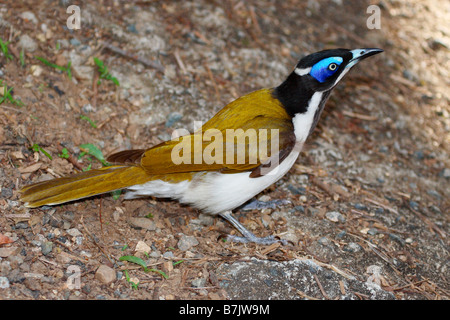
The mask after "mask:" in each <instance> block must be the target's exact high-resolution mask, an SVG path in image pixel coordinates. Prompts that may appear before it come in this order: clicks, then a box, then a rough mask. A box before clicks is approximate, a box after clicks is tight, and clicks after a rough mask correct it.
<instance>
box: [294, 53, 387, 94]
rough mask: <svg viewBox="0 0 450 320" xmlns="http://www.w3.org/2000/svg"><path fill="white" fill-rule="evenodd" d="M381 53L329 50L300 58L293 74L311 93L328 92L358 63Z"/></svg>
mask: <svg viewBox="0 0 450 320" xmlns="http://www.w3.org/2000/svg"><path fill="white" fill-rule="evenodd" d="M380 52H383V50H381V49H376V48H366V49H355V50H348V49H330V50H323V51H319V52H316V53H313V54H310V55H308V56H306V57H304V58H302V59H301V60H300V61H299V62H298V64H297V66H296V67H295V70H294V74H295V75H296V76H298V77H300V78H301V82H302V83H303V84H304V86H306V87H308V88H310V89H312V90H313V91H328V90H330V89H332V88H333V87H334V86H335V85H336V84H338V82H339V81H340V80H341V79H342V77H343V76H344V75H345V74H346V73H347V72H348V71H349V70H350V69H351V68H352V67H353V66H354V65H356V64H357V63H358V62H359V61H361V60H363V59H365V58H367V57H370V56H373V55H374V54H377V53H380Z"/></svg>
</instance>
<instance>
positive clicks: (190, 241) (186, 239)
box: [177, 234, 199, 251]
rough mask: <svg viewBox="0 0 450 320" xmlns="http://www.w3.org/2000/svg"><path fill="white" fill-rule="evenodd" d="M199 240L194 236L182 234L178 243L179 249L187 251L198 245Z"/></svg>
mask: <svg viewBox="0 0 450 320" xmlns="http://www.w3.org/2000/svg"><path fill="white" fill-rule="evenodd" d="M198 243H199V242H198V240H197V239H196V238H195V237H193V236H187V235H184V234H183V235H182V236H181V238H180V240H179V241H178V243H177V246H178V249H180V250H181V251H187V250H189V249H190V248H192V247H195V246H197V245H198Z"/></svg>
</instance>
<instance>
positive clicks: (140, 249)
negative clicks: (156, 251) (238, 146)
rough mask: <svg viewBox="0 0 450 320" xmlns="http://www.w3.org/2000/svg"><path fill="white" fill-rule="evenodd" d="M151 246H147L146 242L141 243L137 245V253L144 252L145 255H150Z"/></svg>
mask: <svg viewBox="0 0 450 320" xmlns="http://www.w3.org/2000/svg"><path fill="white" fill-rule="evenodd" d="M150 250H151V249H150V246H149V245H148V244H146V243H145V242H144V241H139V242H138V243H137V244H136V250H135V251H136V252H144V253H149V252H150Z"/></svg>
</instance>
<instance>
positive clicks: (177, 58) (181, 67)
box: [173, 50, 188, 74]
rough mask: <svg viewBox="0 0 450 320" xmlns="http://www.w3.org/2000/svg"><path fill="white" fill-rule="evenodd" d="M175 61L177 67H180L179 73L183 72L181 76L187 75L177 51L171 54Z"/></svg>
mask: <svg viewBox="0 0 450 320" xmlns="http://www.w3.org/2000/svg"><path fill="white" fill-rule="evenodd" d="M173 55H174V57H175V60H177V63H178V66H179V67H180V69H181V71H182V72H183V74H187V73H188V72H187V70H186V67H185V66H184V63H183V60H181V58H180V55H179V53H178V50H175V52H174V53H173Z"/></svg>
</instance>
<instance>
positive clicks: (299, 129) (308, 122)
mask: <svg viewBox="0 0 450 320" xmlns="http://www.w3.org/2000/svg"><path fill="white" fill-rule="evenodd" d="M322 95H323V92H316V93H314V94H313V96H312V97H311V100H309V102H308V110H307V111H306V113H297V114H296V115H295V117H294V118H292V123H293V124H294V134H295V138H296V139H297V141H299V142H305V141H306V138H308V135H309V131H310V130H311V126H312V124H313V121H314V115H315V114H316V111H317V109H318V108H319V105H320V101H322Z"/></svg>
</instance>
